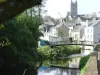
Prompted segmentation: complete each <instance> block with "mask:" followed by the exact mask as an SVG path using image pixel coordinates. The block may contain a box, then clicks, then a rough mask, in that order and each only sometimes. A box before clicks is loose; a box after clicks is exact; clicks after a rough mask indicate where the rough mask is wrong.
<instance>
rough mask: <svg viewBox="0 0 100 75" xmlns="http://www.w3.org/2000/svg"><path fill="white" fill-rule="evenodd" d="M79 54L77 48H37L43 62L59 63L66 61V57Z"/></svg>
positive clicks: (78, 48)
mask: <svg viewBox="0 0 100 75" xmlns="http://www.w3.org/2000/svg"><path fill="white" fill-rule="evenodd" d="M80 52H81V49H80V47H79V46H59V47H53V48H51V47H49V46H41V47H39V48H38V53H39V54H40V55H41V58H42V60H43V61H45V60H48V61H53V62H59V61H64V60H67V59H66V58H67V56H69V55H72V54H78V53H80Z"/></svg>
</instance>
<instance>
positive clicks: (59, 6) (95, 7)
mask: <svg viewBox="0 0 100 75" xmlns="http://www.w3.org/2000/svg"><path fill="white" fill-rule="evenodd" d="M77 2H78V14H90V13H93V12H99V11H100V0H77ZM70 4H71V0H48V1H47V3H46V7H45V9H46V10H47V11H48V12H47V15H50V16H51V17H53V18H61V17H65V16H66V15H67V12H68V11H70Z"/></svg>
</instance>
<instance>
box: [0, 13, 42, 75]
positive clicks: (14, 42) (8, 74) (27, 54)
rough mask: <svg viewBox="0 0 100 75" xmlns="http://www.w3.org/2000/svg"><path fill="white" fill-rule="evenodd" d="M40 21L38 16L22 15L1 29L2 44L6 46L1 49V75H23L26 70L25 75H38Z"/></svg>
mask: <svg viewBox="0 0 100 75" xmlns="http://www.w3.org/2000/svg"><path fill="white" fill-rule="evenodd" d="M38 21H41V20H39V17H38V16H34V17H33V18H32V17H30V16H28V17H26V16H24V15H22V16H18V17H17V18H14V19H12V20H10V21H8V22H6V23H4V25H3V26H4V27H2V28H1V29H0V36H1V37H0V38H1V39H2V40H1V41H0V43H1V44H3V45H4V46H2V45H1V49H0V63H1V65H0V68H1V69H0V74H1V75H22V74H23V72H24V70H25V69H27V70H26V74H25V75H32V74H35V75H36V74H37V68H38V67H39V66H40V65H39V64H40V63H39V59H38V57H39V56H38V53H37V50H36V49H37V47H38V40H39V37H40V35H41V33H40V31H39V29H38V27H39V25H40V23H41V22H38ZM3 39H4V40H3ZM6 43H7V45H5V44H6Z"/></svg>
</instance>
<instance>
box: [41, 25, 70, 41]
mask: <svg viewBox="0 0 100 75" xmlns="http://www.w3.org/2000/svg"><path fill="white" fill-rule="evenodd" d="M49 27H50V26H49ZM42 32H43V31H42ZM43 35H44V36H42V37H40V39H43V40H47V41H49V42H51V43H53V42H61V41H64V42H65V41H66V40H68V38H69V28H68V27H67V26H65V25H62V24H59V25H56V26H51V27H50V28H48V27H46V30H45V31H44V32H43Z"/></svg>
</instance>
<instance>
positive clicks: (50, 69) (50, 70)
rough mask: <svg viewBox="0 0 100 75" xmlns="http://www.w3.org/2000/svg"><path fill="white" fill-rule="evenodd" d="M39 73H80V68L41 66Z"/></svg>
mask: <svg viewBox="0 0 100 75" xmlns="http://www.w3.org/2000/svg"><path fill="white" fill-rule="evenodd" d="M38 75H80V71H79V70H78V69H61V68H53V67H41V68H40V69H39V71H38Z"/></svg>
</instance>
